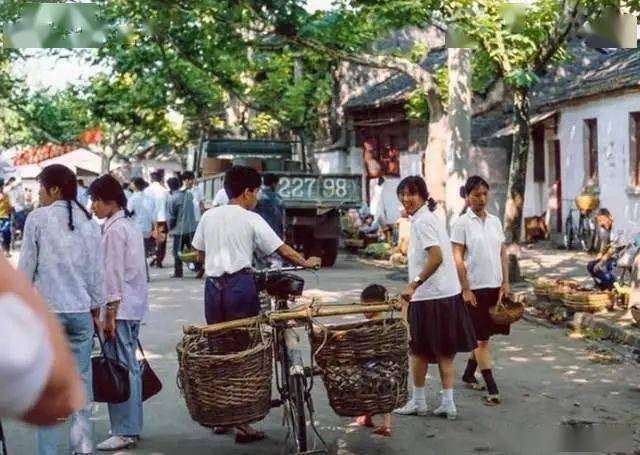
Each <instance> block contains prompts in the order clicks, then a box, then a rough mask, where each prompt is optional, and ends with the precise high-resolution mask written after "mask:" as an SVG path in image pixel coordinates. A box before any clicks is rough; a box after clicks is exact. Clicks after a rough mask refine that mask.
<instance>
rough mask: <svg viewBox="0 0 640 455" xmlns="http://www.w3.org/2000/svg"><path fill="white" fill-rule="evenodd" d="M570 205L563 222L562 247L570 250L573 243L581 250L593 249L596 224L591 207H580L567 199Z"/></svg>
mask: <svg viewBox="0 0 640 455" xmlns="http://www.w3.org/2000/svg"><path fill="white" fill-rule="evenodd" d="M567 205H568V206H571V208H570V209H569V214H568V215H567V218H566V220H565V222H564V247H565V248H566V249H567V250H572V249H573V248H574V245H577V247H579V248H581V249H582V251H593V250H594V247H595V243H596V226H595V221H594V217H593V213H594V210H593V209H580V208H578V207H576V206H575V202H574V201H572V200H567Z"/></svg>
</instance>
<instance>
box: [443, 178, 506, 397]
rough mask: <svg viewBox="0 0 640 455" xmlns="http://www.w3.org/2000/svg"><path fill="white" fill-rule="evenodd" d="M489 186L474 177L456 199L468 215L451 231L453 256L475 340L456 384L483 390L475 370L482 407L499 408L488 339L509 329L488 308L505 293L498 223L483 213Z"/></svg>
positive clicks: (503, 262) (501, 232) (503, 239)
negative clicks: (462, 202) (460, 198)
mask: <svg viewBox="0 0 640 455" xmlns="http://www.w3.org/2000/svg"><path fill="white" fill-rule="evenodd" d="M489 190H490V188H489V184H488V183H487V182H486V180H484V179H483V178H482V177H479V176H477V175H475V176H473V177H469V179H468V180H467V182H466V183H465V185H464V187H463V188H462V190H461V194H464V195H465V200H466V205H467V207H468V210H467V211H466V212H465V214H464V215H462V216H460V218H458V220H457V221H456V222H455V224H454V225H453V227H452V229H451V242H452V244H453V257H454V260H455V263H456V269H457V271H458V277H459V278H460V283H461V284H462V298H463V299H464V301H465V303H466V304H468V305H469V313H470V314H471V320H472V321H473V327H474V329H475V333H476V339H477V341H478V347H477V348H476V349H475V350H474V351H473V353H472V354H471V357H470V358H469V360H468V362H467V367H466V369H465V371H464V375H463V376H462V381H463V382H464V383H465V384H467V385H468V386H470V387H471V388H473V389H476V390H483V389H484V388H485V387H483V386H481V385H480V383H479V382H478V380H477V379H476V377H475V372H476V369H477V368H478V366H479V367H480V373H481V374H482V378H483V379H484V383H485V385H486V390H487V395H485V397H484V403H485V404H486V405H488V406H495V405H498V404H500V392H499V391H498V386H497V385H496V382H495V380H494V378H493V372H492V370H491V352H490V348H489V339H490V337H491V336H493V335H499V334H500V335H509V331H510V327H509V325H500V324H495V323H494V322H493V321H492V319H491V316H490V315H489V309H490V308H491V307H493V306H495V305H496V304H497V303H498V302H499V301H500V300H501V299H502V298H503V297H506V296H507V295H508V294H509V292H510V291H511V289H510V287H509V266H508V256H507V249H506V247H505V244H504V242H505V237H504V232H503V230H502V223H500V220H499V219H498V217H496V216H494V215H492V214H490V213H488V212H487V205H488V203H489Z"/></svg>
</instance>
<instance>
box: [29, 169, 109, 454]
mask: <svg viewBox="0 0 640 455" xmlns="http://www.w3.org/2000/svg"><path fill="white" fill-rule="evenodd" d="M38 181H39V183H40V192H39V196H40V207H39V208H37V209H35V210H34V211H33V212H31V213H30V214H29V216H28V217H27V220H26V223H25V227H24V237H23V240H22V247H21V251H20V262H19V264H18V267H19V268H20V270H22V272H24V274H25V275H26V276H27V278H28V279H29V280H30V281H31V283H33V286H34V287H35V288H36V290H37V291H38V292H39V294H40V295H41V296H42V298H44V300H45V301H46V302H47V304H48V306H49V309H50V310H51V311H52V312H53V313H55V315H56V316H57V318H58V320H59V321H60V323H61V325H62V327H63V330H64V332H65V334H66V335H67V340H68V343H69V345H70V348H71V351H72V352H73V354H74V360H75V367H76V368H77V369H78V370H79V372H80V376H81V377H82V381H83V383H84V387H85V393H86V398H87V399H86V402H85V404H84V407H83V408H81V409H80V410H78V411H77V412H75V413H74V414H73V416H72V418H71V424H70V426H69V434H70V436H71V437H70V441H71V447H70V451H71V452H73V453H93V450H94V447H93V428H92V426H93V424H92V422H91V409H92V405H91V401H92V390H93V388H92V384H91V350H92V347H93V335H94V330H95V328H97V326H98V324H99V321H98V316H99V313H100V306H101V305H103V304H104V301H105V296H104V273H103V264H102V258H101V256H100V254H99V245H100V226H98V224H97V223H96V222H95V221H94V220H93V219H92V218H91V215H89V213H88V212H87V211H86V209H85V208H84V207H83V206H82V205H81V204H79V203H78V201H77V200H76V196H77V186H78V183H77V180H76V176H75V175H74V174H73V172H72V171H71V170H70V169H68V168H67V167H65V166H63V165H60V164H54V165H51V166H47V167H46V168H44V169H43V170H42V172H41V173H40V175H39V176H38ZM92 316H93V317H92ZM61 426H62V427H64V424H62V425H54V426H51V427H43V428H40V429H39V430H38V447H37V453H38V454H48V453H57V448H58V441H59V439H60V431H61Z"/></svg>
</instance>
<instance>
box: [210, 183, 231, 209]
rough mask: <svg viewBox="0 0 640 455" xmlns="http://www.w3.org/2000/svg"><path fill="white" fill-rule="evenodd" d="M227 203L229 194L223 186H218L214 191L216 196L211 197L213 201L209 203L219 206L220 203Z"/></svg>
mask: <svg viewBox="0 0 640 455" xmlns="http://www.w3.org/2000/svg"><path fill="white" fill-rule="evenodd" d="M228 203H229V196H227V191H226V190H225V189H224V187H222V188H220V189H219V190H218V192H217V193H216V196H215V197H214V198H213V202H212V204H211V206H212V207H220V206H221V205H227V204H228Z"/></svg>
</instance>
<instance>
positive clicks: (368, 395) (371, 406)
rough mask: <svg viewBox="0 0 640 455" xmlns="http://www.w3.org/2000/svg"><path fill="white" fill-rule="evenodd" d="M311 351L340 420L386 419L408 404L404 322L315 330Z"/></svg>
mask: <svg viewBox="0 0 640 455" xmlns="http://www.w3.org/2000/svg"><path fill="white" fill-rule="evenodd" d="M311 345H312V347H313V350H314V353H315V358H316V362H317V363H318V366H319V367H320V369H321V371H322V381H323V382H324V385H325V388H326V389H327V395H328V396H329V404H330V405H331V408H333V410H334V411H335V413H336V414H338V415H340V416H344V417H355V416H360V415H365V414H366V415H371V414H384V413H388V412H391V411H392V410H393V409H396V408H398V407H401V406H403V405H404V404H405V403H406V402H407V395H408V392H407V376H408V371H409V362H408V356H407V352H408V349H409V336H408V329H407V324H406V322H404V321H403V320H402V319H395V318H391V319H383V320H370V321H363V322H357V323H351V324H340V325H335V326H327V327H325V326H320V325H316V326H315V327H314V330H313V332H312V334H311Z"/></svg>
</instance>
